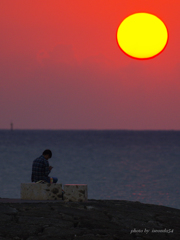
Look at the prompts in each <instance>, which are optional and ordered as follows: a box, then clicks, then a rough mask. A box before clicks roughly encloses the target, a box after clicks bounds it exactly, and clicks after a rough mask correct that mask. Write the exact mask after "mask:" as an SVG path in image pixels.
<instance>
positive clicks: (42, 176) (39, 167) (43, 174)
mask: <svg viewBox="0 0 180 240" xmlns="http://www.w3.org/2000/svg"><path fill="white" fill-rule="evenodd" d="M49 173H50V170H49V162H48V160H47V159H45V157H44V156H43V155H41V156H40V157H38V158H36V159H35V160H34V161H33V165H32V179H31V181H32V182H37V181H39V180H44V181H46V182H48V181H49V177H48V174H49Z"/></svg>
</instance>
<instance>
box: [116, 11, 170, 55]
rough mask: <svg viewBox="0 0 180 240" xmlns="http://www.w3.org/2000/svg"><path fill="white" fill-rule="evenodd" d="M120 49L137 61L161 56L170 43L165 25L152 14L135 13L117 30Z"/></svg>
mask: <svg viewBox="0 0 180 240" xmlns="http://www.w3.org/2000/svg"><path fill="white" fill-rule="evenodd" d="M117 42H118V45H119V47H120V49H121V50H122V51H123V52H124V53H125V54H127V55H128V56H130V57H132V58H136V59H149V58H152V57H155V56H157V55H158V54H160V53H161V52H162V51H163V50H164V49H165V47H166V45H167V42H168V30H167V28H166V26H165V24H164V23H163V22H162V21H161V20H160V19H159V18H158V17H156V16H155V15H152V14H150V13H135V14H132V15H130V16H128V17H127V18H125V19H124V20H123V21H122V22H121V24H120V25H119V27H118V30H117Z"/></svg>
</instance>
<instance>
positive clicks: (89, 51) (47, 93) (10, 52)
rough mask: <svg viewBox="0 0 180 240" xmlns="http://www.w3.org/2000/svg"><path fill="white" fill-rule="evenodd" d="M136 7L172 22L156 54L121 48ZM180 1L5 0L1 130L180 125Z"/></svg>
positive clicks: (1, 8) (0, 18) (0, 21)
mask: <svg viewBox="0 0 180 240" xmlns="http://www.w3.org/2000/svg"><path fill="white" fill-rule="evenodd" d="M135 12H148V13H152V14H155V15H156V16H157V17H159V18H160V19H161V20H162V21H163V22H164V23H165V24H166V26H167V28H168V31H169V42H168V45H167V47H166V49H165V50H164V51H163V52H162V53H161V54H160V55H158V56H157V57H155V58H153V59H149V60H136V59H132V58H130V57H128V56H126V55H125V54H123V53H122V51H120V49H119V47H118V45H117V42H116V31H117V28H118V26H119V24H120V23H121V21H122V20H123V19H124V18H125V17H127V16H128V15H130V14H133V13H135ZM179 12H180V1H179V0H171V1H170V0H112V1H110V0H91V1H86V0H76V1H75V0H67V1H61V0H26V1H24V0H16V1H14V0H1V2H0V32H1V35H0V36H1V37H0V129H7V128H9V127H10V122H11V121H13V123H14V128H15V129H133V130H144V129H150V130H152V129H155V130H162V129H164V130H168V129H170V130H171V129H174V130H180V107H179V106H180V47H179V44H180V14H179Z"/></svg>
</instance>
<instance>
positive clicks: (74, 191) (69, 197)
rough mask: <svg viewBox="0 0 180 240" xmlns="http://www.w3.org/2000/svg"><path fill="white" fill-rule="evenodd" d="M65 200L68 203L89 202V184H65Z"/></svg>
mask: <svg viewBox="0 0 180 240" xmlns="http://www.w3.org/2000/svg"><path fill="white" fill-rule="evenodd" d="M64 192H65V193H64V194H63V199H64V201H66V202H86V201H87V200H88V186H87V184H65V185H64Z"/></svg>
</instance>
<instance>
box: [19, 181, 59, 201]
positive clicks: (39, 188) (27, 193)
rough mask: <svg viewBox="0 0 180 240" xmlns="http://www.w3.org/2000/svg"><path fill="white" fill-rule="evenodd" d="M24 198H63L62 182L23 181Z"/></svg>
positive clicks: (22, 193) (22, 195) (22, 196)
mask: <svg viewBox="0 0 180 240" xmlns="http://www.w3.org/2000/svg"><path fill="white" fill-rule="evenodd" d="M21 199H23V200H62V184H61V183H51V184H50V183H21Z"/></svg>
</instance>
